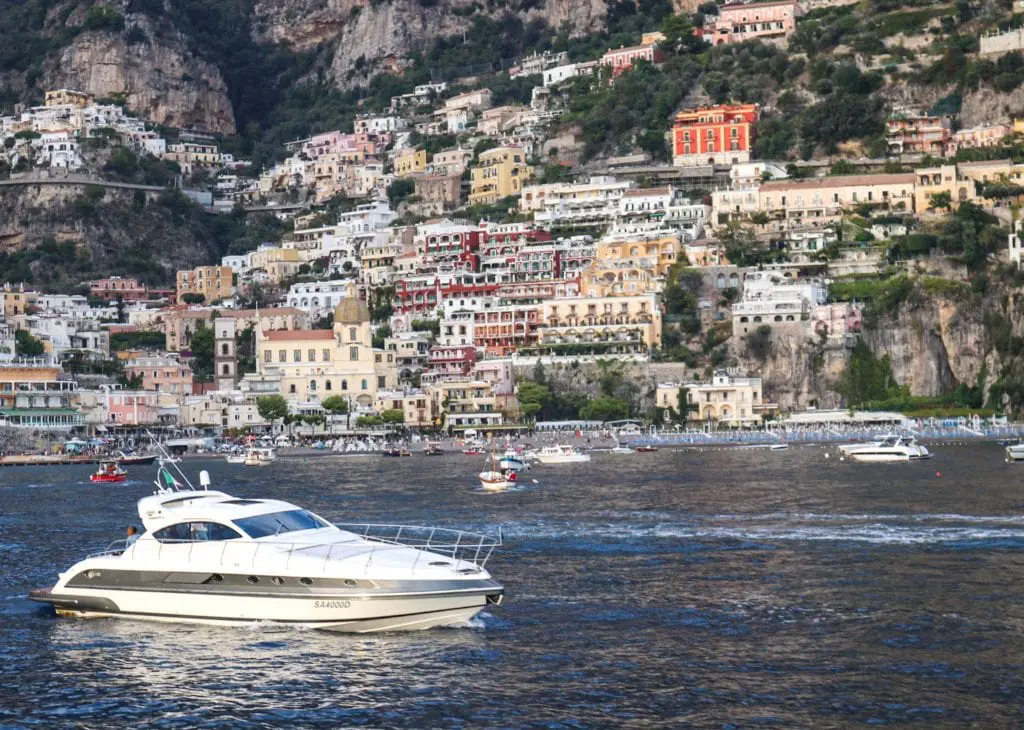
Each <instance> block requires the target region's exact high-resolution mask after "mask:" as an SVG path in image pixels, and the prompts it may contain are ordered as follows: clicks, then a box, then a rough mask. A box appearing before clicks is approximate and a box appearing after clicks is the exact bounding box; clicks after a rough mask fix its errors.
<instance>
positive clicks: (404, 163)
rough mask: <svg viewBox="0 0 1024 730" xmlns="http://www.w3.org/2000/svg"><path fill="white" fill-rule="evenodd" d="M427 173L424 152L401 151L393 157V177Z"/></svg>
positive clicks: (425, 154) (425, 152)
mask: <svg viewBox="0 0 1024 730" xmlns="http://www.w3.org/2000/svg"><path fill="white" fill-rule="evenodd" d="M426 171H427V151H426V150H402V151H401V152H398V153H397V154H396V155H395V175H397V176H398V177H409V176H410V175H421V174H423V173H425V172H426Z"/></svg>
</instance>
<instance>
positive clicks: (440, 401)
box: [425, 377, 505, 432]
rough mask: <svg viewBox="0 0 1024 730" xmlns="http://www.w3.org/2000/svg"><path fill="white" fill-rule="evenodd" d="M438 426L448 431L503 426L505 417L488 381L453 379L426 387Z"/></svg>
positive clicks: (483, 429)
mask: <svg viewBox="0 0 1024 730" xmlns="http://www.w3.org/2000/svg"><path fill="white" fill-rule="evenodd" d="M425 390H426V391H427V395H428V396H429V398H430V403H431V412H432V413H433V417H434V423H435V425H439V426H441V427H442V428H444V429H446V430H447V431H449V432H452V431H465V430H466V429H477V430H482V431H486V430H487V429H488V428H489V427H491V426H501V425H502V424H503V423H504V421H505V417H504V415H503V414H502V412H501V409H500V408H499V407H498V399H497V397H495V395H494V389H493V388H492V387H491V384H490V383H488V382H487V381H486V380H475V379H473V378H469V377H466V378H458V377H456V378H451V379H447V380H443V381H439V382H436V383H431V384H429V385H427V386H425Z"/></svg>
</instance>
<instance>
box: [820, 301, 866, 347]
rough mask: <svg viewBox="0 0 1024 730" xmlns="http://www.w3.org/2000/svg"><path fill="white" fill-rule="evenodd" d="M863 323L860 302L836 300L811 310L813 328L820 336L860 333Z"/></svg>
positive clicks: (831, 336) (841, 336) (840, 336)
mask: <svg viewBox="0 0 1024 730" xmlns="http://www.w3.org/2000/svg"><path fill="white" fill-rule="evenodd" d="M862 324H863V318H862V316H861V306H860V305H859V304H850V303H847V302H834V303H832V304H821V305H819V306H817V307H814V308H813V309H812V310H811V329H812V330H813V331H814V334H816V335H819V336H823V337H830V338H833V337H834V338H845V337H846V336H847V335H855V334H858V333H859V332H860V331H861V326H862Z"/></svg>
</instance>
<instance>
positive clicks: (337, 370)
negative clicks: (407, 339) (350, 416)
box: [257, 287, 398, 406]
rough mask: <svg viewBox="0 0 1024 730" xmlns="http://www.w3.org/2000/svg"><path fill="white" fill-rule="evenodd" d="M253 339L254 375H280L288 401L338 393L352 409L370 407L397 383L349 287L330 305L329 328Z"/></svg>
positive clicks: (390, 362)
mask: <svg viewBox="0 0 1024 730" xmlns="http://www.w3.org/2000/svg"><path fill="white" fill-rule="evenodd" d="M257 339H258V342H257V352H258V353H259V356H258V358H257V372H258V373H259V374H260V375H261V376H262V375H276V376H278V377H280V382H281V394H282V395H284V397H285V398H287V399H288V400H290V401H295V402H318V401H320V400H323V399H324V398H327V397H329V396H332V395H340V396H342V397H344V398H348V399H349V401H350V404H351V405H352V406H355V405H359V406H372V405H373V403H374V401H375V399H376V396H377V393H378V391H381V390H391V389H394V388H395V387H396V385H397V384H398V374H397V371H396V369H395V362H394V354H392V353H389V352H385V351H384V350H380V349H376V348H374V347H373V344H372V342H373V333H372V332H371V330H370V310H369V309H368V308H367V306H366V304H365V303H364V302H362V301H360V300H359V299H358V298H357V297H356V295H355V290H354V287H353V288H350V290H349V295H348V296H347V297H346V298H344V299H342V300H341V302H340V303H339V304H338V306H337V307H335V309H334V328H333V329H329V330H277V331H270V332H260V333H258V334H257Z"/></svg>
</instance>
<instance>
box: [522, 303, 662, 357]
mask: <svg viewBox="0 0 1024 730" xmlns="http://www.w3.org/2000/svg"><path fill="white" fill-rule="evenodd" d="M539 324H540V326H539V327H538V329H537V337H538V349H539V350H540V351H542V352H547V353H551V354H555V355H559V354H570V355H628V354H642V353H646V352H649V351H650V350H651V348H654V347H660V346H661V309H660V308H659V306H658V296H657V295H656V294H653V293H651V294H641V295H638V296H613V297H588V296H582V297H579V298H565V299H548V300H545V301H544V302H542V303H541V305H540V321H539Z"/></svg>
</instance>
